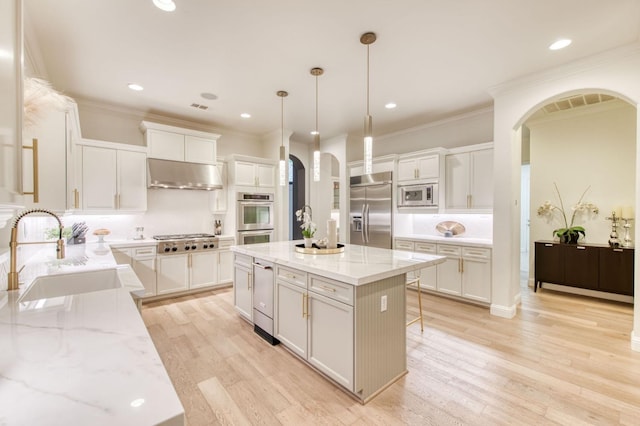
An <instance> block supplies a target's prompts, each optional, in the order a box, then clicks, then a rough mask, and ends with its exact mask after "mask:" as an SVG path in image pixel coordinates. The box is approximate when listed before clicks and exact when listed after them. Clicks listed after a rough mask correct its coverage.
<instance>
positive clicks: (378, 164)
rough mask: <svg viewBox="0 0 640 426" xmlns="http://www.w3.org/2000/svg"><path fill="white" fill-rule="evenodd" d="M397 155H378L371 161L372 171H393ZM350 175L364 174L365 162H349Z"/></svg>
mask: <svg viewBox="0 0 640 426" xmlns="http://www.w3.org/2000/svg"><path fill="white" fill-rule="evenodd" d="M396 158H397V156H396V155H385V156H382V157H376V158H374V159H373V161H372V162H371V173H380V172H393V169H394V166H395V161H396ZM348 167H349V176H361V175H363V174H364V163H363V162H362V161H353V162H351V163H349V164H348Z"/></svg>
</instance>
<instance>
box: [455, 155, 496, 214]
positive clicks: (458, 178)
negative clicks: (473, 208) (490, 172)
mask: <svg viewBox="0 0 640 426" xmlns="http://www.w3.org/2000/svg"><path fill="white" fill-rule="evenodd" d="M445 162H446V182H447V185H446V206H447V208H448V209H466V208H467V202H468V197H467V196H468V195H469V153H462V154H450V155H447V156H446V159H445ZM491 187H492V188H493V184H492V186H491Z"/></svg>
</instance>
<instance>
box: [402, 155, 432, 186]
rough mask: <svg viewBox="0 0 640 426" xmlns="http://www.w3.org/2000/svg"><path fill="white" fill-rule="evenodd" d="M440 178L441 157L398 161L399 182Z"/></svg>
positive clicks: (430, 156)
mask: <svg viewBox="0 0 640 426" xmlns="http://www.w3.org/2000/svg"><path fill="white" fill-rule="evenodd" d="M439 177H440V156H439V155H438V154H431V155H425V156H423V157H416V158H401V159H400V160H398V182H407V181H415V180H438V178H439Z"/></svg>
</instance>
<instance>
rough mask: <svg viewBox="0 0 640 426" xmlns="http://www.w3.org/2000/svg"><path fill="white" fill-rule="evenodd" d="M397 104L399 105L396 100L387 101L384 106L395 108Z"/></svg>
mask: <svg viewBox="0 0 640 426" xmlns="http://www.w3.org/2000/svg"><path fill="white" fill-rule="evenodd" d="M397 106H398V105H396V103H395V102H387V103H386V104H385V105H384V107H385V108H386V109H394V108H395V107H397Z"/></svg>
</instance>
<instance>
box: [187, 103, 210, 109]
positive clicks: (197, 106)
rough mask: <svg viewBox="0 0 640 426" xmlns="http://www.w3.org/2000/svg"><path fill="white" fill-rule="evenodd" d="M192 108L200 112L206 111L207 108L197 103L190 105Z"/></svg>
mask: <svg viewBox="0 0 640 426" xmlns="http://www.w3.org/2000/svg"><path fill="white" fill-rule="evenodd" d="M191 106H192V107H194V108H197V109H201V110H208V109H209V107H208V106H206V105H202V104H197V103H195V102H194V103H192V104H191Z"/></svg>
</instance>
